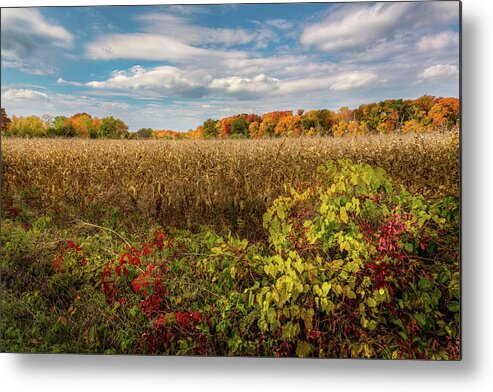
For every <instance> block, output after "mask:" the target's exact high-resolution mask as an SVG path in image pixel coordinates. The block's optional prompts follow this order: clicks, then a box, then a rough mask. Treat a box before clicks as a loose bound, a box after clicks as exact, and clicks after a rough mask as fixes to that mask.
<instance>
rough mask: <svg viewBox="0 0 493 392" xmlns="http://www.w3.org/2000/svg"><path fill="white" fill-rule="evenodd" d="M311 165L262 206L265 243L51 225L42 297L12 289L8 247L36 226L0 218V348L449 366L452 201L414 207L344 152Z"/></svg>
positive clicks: (14, 254)
mask: <svg viewBox="0 0 493 392" xmlns="http://www.w3.org/2000/svg"><path fill="white" fill-rule="evenodd" d="M318 174H319V177H320V181H319V182H318V183H319V184H320V185H318V186H315V187H313V188H310V189H307V190H305V191H304V192H297V191H296V190H294V189H291V191H290V193H289V196H283V197H279V198H278V199H276V200H275V201H274V202H273V203H272V205H271V206H270V208H269V209H268V211H267V212H266V213H265V215H264V219H263V221H264V229H265V230H266V232H267V233H266V236H265V237H266V238H267V239H266V241H260V242H256V243H250V242H248V241H247V240H246V239H240V238H238V237H236V236H233V235H228V236H226V237H223V236H218V235H216V234H214V233H213V232H212V231H209V230H207V229H206V228H202V230H201V231H199V232H197V233H195V234H191V233H190V232H188V231H179V230H171V229H166V230H165V229H162V228H159V227H157V228H156V227H154V228H152V229H150V230H149V232H148V234H147V235H146V236H145V237H146V239H145V240H144V241H141V244H140V245H139V246H137V245H135V244H136V243H137V237H132V238H131V239H130V240H124V245H121V244H123V243H122V239H123V238H124V237H125V234H124V233H123V232H121V231H120V232H119V233H116V232H111V231H108V230H106V231H105V234H104V235H99V236H96V235H94V233H92V234H91V235H88V233H85V234H84V233H83V232H80V231H79V232H78V233H77V235H78V238H75V237H74V238H68V237H67V236H68V235H67V233H66V232H64V235H63V239H58V242H57V244H58V247H57V250H56V251H55V252H54V251H53V250H52V251H51V256H52V257H51V258H47V257H46V256H43V257H41V258H40V259H41V260H44V261H43V262H42V263H38V264H39V266H38V267H37V269H36V271H37V272H36V273H39V274H41V272H40V271H42V270H44V271H45V272H44V274H45V275H47V276H45V277H44V278H42V279H41V277H37V279H36V281H42V282H44V283H43V286H44V287H45V291H44V292H42V290H41V287H38V286H33V287H32V288H31V289H29V288H28V287H26V286H23V287H22V291H23V292H24V291H26V293H24V294H22V295H21V294H20V293H19V292H18V290H16V284H15V281H14V277H15V276H29V274H30V273H33V270H32V268H31V267H29V266H28V263H27V261H26V262H25V263H23V264H21V265H16V264H15V262H14V261H15V259H16V258H18V252H19V249H17V248H15V247H14V246H13V244H12V242H13V241H18V242H21V243H23V244H26V246H25V247H26V248H32V245H33V244H32V243H31V242H32V238H44V237H42V235H43V234H42V233H43V232H44V231H41V229H40V228H41V227H44V226H43V225H46V222H49V221H47V220H46V219H39V220H38V223H36V225H35V228H36V230H37V232H36V233H37V234H36V236H34V237H33V235H32V234H28V233H25V232H24V230H23V229H21V228H19V227H17V226H15V225H14V224H13V223H12V221H10V220H9V221H8V224H9V225H13V227H12V230H11V231H10V232H11V233H12V234H9V235H7V236H6V237H4V238H3V241H4V249H6V250H7V251H5V250H4V252H7V253H4V256H8V257H7V264H6V267H4V268H7V274H6V279H4V282H3V283H2V284H3V288H7V289H8V292H9V295H12V296H13V297H19V298H24V300H19V301H18V302H16V301H10V300H9V301H7V307H6V308H5V309H6V310H5V312H4V315H5V316H4V318H3V320H2V322H3V328H2V330H3V331H4V332H3V334H4V335H3V340H4V348H6V349H7V351H9V350H13V351H24V350H23V347H26V349H25V350H33V351H36V350H39V349H40V348H44V349H45V350H46V351H56V350H65V351H78V352H107V353H146V354H175V355H184V354H187V355H242V356H247V355H253V356H316V357H338V358H344V357H353V358H360V357H370V358H426V359H457V358H458V357H459V265H458V257H459V249H458V247H459V241H458V230H459V222H458V201H457V199H455V198H451V197H445V198H443V199H440V200H438V199H437V200H425V199H424V198H423V197H421V196H416V195H412V194H410V193H409V192H408V191H406V190H405V189H404V188H403V187H402V186H398V185H396V184H395V183H393V182H392V181H391V180H390V179H389V178H388V177H387V175H386V173H385V172H384V170H383V169H374V168H372V167H370V166H368V165H365V164H353V163H352V162H350V161H344V160H342V161H338V162H330V163H328V164H327V165H325V166H323V167H321V168H320V169H319V173H318ZM14 229H15V230H14ZM79 230H80V229H79ZM74 233H75V232H74ZM114 234H118V241H119V242H118V243H115V241H114ZM112 235H113V239H112ZM141 238H142V237H141ZM23 248H24V245H23ZM43 254H46V252H44V253H43ZM115 255H116V257H115ZM48 260H49V263H50V264H51V268H50V269H49V271H50V272H46V267H47V263H48ZM41 267H42V268H41ZM21 269H22V271H21ZM24 279H25V281H26V284H27V282H29V278H28V279H26V278H24ZM57 288H58V289H59V291H58V292H57V291H56V290H57ZM36 292H37V293H38V294H36ZM39 293H42V294H39ZM55 293H57V295H55ZM4 301H5V300H4ZM26 301H27V302H26ZM33 304H34V305H33ZM19 309H20V310H21V311H22V310H23V309H24V310H23V313H22V314H23V315H24V316H23V317H24V318H23V319H19V318H18V317H17V316H16V311H17V310H19ZM35 309H36V310H35ZM33 314H34V319H35V320H38V321H37V322H36V323H31V324H29V325H31V326H32V327H30V329H28V330H26V329H25V325H28V324H27V323H26V321H25V320H26V318H27V319H29V318H30V317H31V316H30V315H33ZM23 320H24V321H23ZM39 320H42V322H41V321H39ZM96 320H97V321H96ZM40 328H43V330H46V331H48V333H47V334H46V335H41V333H40V332H39V331H40ZM33 340H35V341H38V340H39V342H38V343H36V344H37V345H35V346H33V344H31V343H29V342H32V341H33ZM26 342H27V343H26Z"/></svg>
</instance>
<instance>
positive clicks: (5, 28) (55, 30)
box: [1, 8, 74, 74]
mask: <svg viewBox="0 0 493 392" xmlns="http://www.w3.org/2000/svg"><path fill="white" fill-rule="evenodd" d="M1 20H2V23H1V25H2V27H1V34H2V66H4V67H11V68H19V69H21V70H23V71H25V72H29V73H33V74H42V73H50V72H53V66H52V65H51V64H49V63H48V61H47V59H48V58H50V57H51V54H52V53H54V52H55V51H59V50H60V49H67V48H70V47H71V46H72V44H73V38H74V37H73V35H72V34H71V33H70V32H68V31H67V30H66V29H65V28H63V27H62V26H60V25H58V24H54V23H50V22H49V21H47V20H46V19H45V18H44V16H43V15H42V14H41V13H40V12H39V11H38V10H36V9H32V8H4V9H2V18H1Z"/></svg>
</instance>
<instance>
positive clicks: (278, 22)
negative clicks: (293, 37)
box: [263, 19, 293, 30]
mask: <svg viewBox="0 0 493 392" xmlns="http://www.w3.org/2000/svg"><path fill="white" fill-rule="evenodd" d="M263 23H265V24H266V25H268V26H272V27H275V28H276V29H279V30H290V29H292V28H293V24H292V23H291V22H290V21H288V20H285V19H268V20H266V21H265V22H263Z"/></svg>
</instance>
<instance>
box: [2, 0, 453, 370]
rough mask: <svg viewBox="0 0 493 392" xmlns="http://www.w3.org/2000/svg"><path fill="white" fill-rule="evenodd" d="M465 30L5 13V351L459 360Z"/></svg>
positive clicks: (226, 9) (379, 13)
mask: <svg viewBox="0 0 493 392" xmlns="http://www.w3.org/2000/svg"><path fill="white" fill-rule="evenodd" d="M461 29H462V4H461V3H460V2H459V1H409V2H407V1H387V2H365V1H359V2H321V3H309V2H299V3H256V4H240V3H237V4H235V3H227V4H187V5H185V4H182V5H173V4H162V5H137V4H136V5H98V6H96V5H92V6H74V5H67V6H38V7H3V6H2V8H1V95H0V97H1V123H0V124H1V166H2V167H1V266H0V272H1V279H0V285H1V331H0V352H2V353H39V354H41V353H43V354H44V353H58V354H106V355H108V354H113V355H115V354H116V355H137V356H151V355H152V356H197V357H254V358H264V357H268V358H327V359H380V360H427V361H432V360H435V361H460V360H461V359H462V339H461V336H462V334H461V321H462V320H461V314H462V307H461V298H462V292H461V279H462V275H461V253H462V247H461V234H462V230H461V221H462V219H461V180H462V177H461V144H462V140H461V135H462V131H461V118H462V117H461V107H462V101H461V98H462V97H461V92H462V89H461V79H462V74H461V50H462V48H461V40H462V35H461V31H462V30H461ZM228 361H229V360H228ZM277 361H278V360H276V362H277Z"/></svg>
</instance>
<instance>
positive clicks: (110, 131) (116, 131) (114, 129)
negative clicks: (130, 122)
mask: <svg viewBox="0 0 493 392" xmlns="http://www.w3.org/2000/svg"><path fill="white" fill-rule="evenodd" d="M97 131H98V132H97V134H98V137H99V138H102V139H124V138H125V137H126V136H127V134H128V126H127V124H125V123H124V122H123V121H122V120H120V119H117V118H114V117H113V116H109V117H105V118H103V119H102V120H101V124H99V126H98V129H97Z"/></svg>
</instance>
